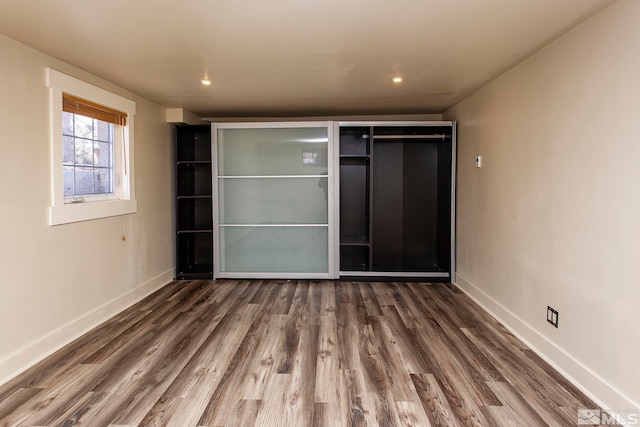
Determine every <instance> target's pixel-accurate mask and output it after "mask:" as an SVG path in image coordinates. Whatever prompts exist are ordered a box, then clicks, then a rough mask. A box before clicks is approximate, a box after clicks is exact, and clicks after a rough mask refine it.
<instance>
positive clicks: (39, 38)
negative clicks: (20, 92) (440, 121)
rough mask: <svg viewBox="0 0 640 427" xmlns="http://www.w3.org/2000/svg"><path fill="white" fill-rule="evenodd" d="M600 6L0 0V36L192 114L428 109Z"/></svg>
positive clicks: (444, 0) (533, 1)
mask: <svg viewBox="0 0 640 427" xmlns="http://www.w3.org/2000/svg"><path fill="white" fill-rule="evenodd" d="M612 2H613V0H396V1H393V2H392V1H390V0H341V1H339V0H270V1H264V0H244V1H240V0H183V1H181V2H179V1H175V0H172V1H169V0H136V1H131V0H110V1H104V0H100V1H98V0H82V1H78V0H56V1H42V0H11V1H9V0H0V10H1V13H0V33H2V34H5V35H6V36H8V37H10V38H12V39H15V40H17V41H19V42H22V43H24V44H26V45H28V46H31V47H33V48H35V49H37V50H39V51H41V52H44V53H47V54H49V55H51V56H54V57H56V58H59V59H61V60H63V61H65V62H67V63H70V64H73V65H75V66H77V67H79V68H82V69H84V70H86V71H89V72H91V73H93V74H96V75H98V76H100V77H102V78H104V79H106V80H109V81H111V82H113V83H115V84H117V85H119V86H122V87H124V88H126V89H128V90H130V91H132V92H135V93H137V94H139V95H141V96H143V97H145V98H147V99H150V100H152V101H155V102H157V103H159V104H161V105H163V106H165V107H180V108H185V109H187V110H189V111H192V112H194V113H196V114H198V115H200V116H202V117H230V116H236V117H243V116H311V115H355V114H360V115H362V114H411V113H440V112H443V111H444V110H446V109H447V108H448V107H450V106H452V105H453V104H455V103H456V102H458V101H460V100H461V99H463V98H464V97H465V96H467V95H469V94H470V93H472V92H473V91H475V90H476V89H478V88H479V87H481V86H482V85H484V84H485V83H487V82H488V81H490V80H492V79H493V78H495V77H496V76H498V75H500V74H501V73H503V72H504V71H506V70H508V69H509V68H510V67H512V66H514V65H515V64H517V63H518V62H520V61H522V60H523V59H525V58H526V57H528V56H530V55H531V54H532V53H534V52H536V51H537V50H539V49H540V48H541V47H543V46H545V45H546V44H548V43H550V42H551V41H553V40H554V39H556V38H557V37H559V36H560V35H562V34H564V33H566V32H567V31H569V30H570V29H571V28H573V27H575V26H576V25H578V24H579V23H581V22H582V21H584V20H585V19H586V18H588V17H590V16H591V15H593V14H594V13H596V12H598V11H599V10H601V9H602V8H604V7H606V6H607V5H609V4H611V3H612ZM397 75H400V76H402V77H403V79H404V81H403V82H402V83H401V84H394V83H392V81H391V79H392V77H394V76H397ZM205 77H206V78H208V79H210V80H211V82H212V84H211V85H210V86H203V85H202V84H201V83H200V81H201V80H202V79H203V78H205Z"/></svg>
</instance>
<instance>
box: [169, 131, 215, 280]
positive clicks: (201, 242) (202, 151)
mask: <svg viewBox="0 0 640 427" xmlns="http://www.w3.org/2000/svg"><path fill="white" fill-rule="evenodd" d="M175 194H176V205H175V206H176V212H175V217H176V278H177V279H212V278H213V220H212V210H211V206H212V192H211V126H210V125H196V126H178V127H177V128H176V193H175Z"/></svg>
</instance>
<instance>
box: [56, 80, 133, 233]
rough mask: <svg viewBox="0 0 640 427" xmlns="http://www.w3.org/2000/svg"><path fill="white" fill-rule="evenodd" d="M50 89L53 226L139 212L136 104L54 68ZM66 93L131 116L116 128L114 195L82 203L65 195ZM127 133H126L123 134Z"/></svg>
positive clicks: (86, 197) (85, 200) (84, 200)
mask: <svg viewBox="0 0 640 427" xmlns="http://www.w3.org/2000/svg"><path fill="white" fill-rule="evenodd" d="M46 86H47V87H48V88H49V118H50V119H49V131H50V135H49V139H50V154H51V156H50V157H51V158H50V161H51V206H50V207H49V225H59V224H68V223H72V222H78V221H87V220H92V219H98V218H106V217H110V216H117V215H124V214H131V213H135V212H137V210H138V206H137V201H136V198H135V185H134V184H135V182H134V176H135V173H134V172H135V171H134V156H133V153H134V149H133V148H134V138H133V136H134V116H135V113H136V103H135V102H134V101H132V100H130V99H127V98H124V97H122V96H119V95H116V94H114V93H112V92H109V91H107V90H104V89H101V88H99V87H96V86H94V85H92V84H89V83H86V82H84V81H82V80H78V79H76V78H74V77H71V76H69V75H66V74H63V73H61V72H59V71H56V70H54V69H52V68H47V70H46ZM63 93H66V94H69V95H72V96H76V97H78V98H81V99H85V100H87V101H90V102H93V103H96V104H100V105H104V106H105V107H109V108H112V109H115V110H119V111H122V112H124V113H126V114H127V121H126V124H125V125H123V126H118V125H115V126H114V164H113V166H114V172H113V173H114V183H113V185H114V188H113V190H114V192H113V193H110V194H109V195H108V197H104V195H99V196H94V195H86V196H83V198H82V201H74V200H70V199H69V197H68V196H67V197H65V196H64V176H63V164H62V159H63V155H62V153H63V151H62V150H63V137H62V94H63ZM121 129H123V130H124V132H122V131H121Z"/></svg>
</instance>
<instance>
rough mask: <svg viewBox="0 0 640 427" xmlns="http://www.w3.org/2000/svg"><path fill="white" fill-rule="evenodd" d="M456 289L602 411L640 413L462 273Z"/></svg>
mask: <svg viewBox="0 0 640 427" xmlns="http://www.w3.org/2000/svg"><path fill="white" fill-rule="evenodd" d="M456 286H457V287H458V288H460V290H462V291H463V292H464V293H465V294H467V295H468V296H469V297H470V298H471V299H472V300H474V301H475V302H476V303H477V304H478V305H480V306H481V307H482V308H483V309H484V310H485V311H487V312H488V313H489V314H490V315H492V316H493V317H494V318H495V319H496V320H498V321H499V322H500V323H501V324H503V325H504V326H505V327H506V328H507V329H508V330H509V331H511V332H512V333H513V334H514V335H516V336H517V337H518V338H519V339H520V340H522V341H523V342H524V343H525V344H526V345H527V346H528V347H529V348H530V349H531V350H533V351H534V352H535V353H536V354H538V356H540V357H541V358H542V359H544V360H545V361H546V362H547V363H549V364H550V365H551V366H552V367H553V368H554V369H555V370H557V371H558V372H559V373H560V374H561V375H562V376H563V377H565V378H566V379H567V380H569V381H570V382H571V383H572V384H574V385H575V386H576V387H578V388H579V389H580V390H581V391H582V392H583V393H584V394H586V395H587V396H588V397H590V398H591V399H592V400H593V401H594V402H595V403H597V404H598V405H600V406H601V407H602V408H605V409H611V408H614V409H623V408H624V409H630V410H638V411H640V405H639V404H638V403H637V402H633V401H632V400H631V399H629V398H627V397H626V396H624V394H623V393H621V392H620V391H618V390H616V388H615V387H613V386H612V385H611V384H609V383H608V382H607V381H605V380H604V379H602V378H601V377H599V376H598V375H597V374H595V373H594V372H592V371H591V370H590V369H589V368H587V367H586V366H584V365H582V364H581V363H580V362H579V361H578V360H576V359H575V357H573V356H572V355H570V354H568V353H567V352H566V351H564V350H563V349H562V348H560V347H558V346H557V345H556V344H554V343H553V342H551V341H549V340H548V339H547V338H546V337H544V336H543V335H541V334H540V333H539V332H537V331H536V330H535V329H533V328H532V327H531V326H529V325H528V324H527V323H525V322H523V321H522V320H521V319H520V318H518V316H516V315H515V314H514V313H512V312H511V311H509V310H508V309H507V308H505V307H503V306H502V305H501V304H500V303H499V302H497V301H496V300H495V299H493V298H492V297H491V296H489V295H487V294H486V293H485V292H484V291H482V290H481V289H480V288H478V287H477V286H476V285H474V284H473V283H471V281H470V280H468V279H467V278H465V277H464V275H463V274H460V273H459V272H457V273H456Z"/></svg>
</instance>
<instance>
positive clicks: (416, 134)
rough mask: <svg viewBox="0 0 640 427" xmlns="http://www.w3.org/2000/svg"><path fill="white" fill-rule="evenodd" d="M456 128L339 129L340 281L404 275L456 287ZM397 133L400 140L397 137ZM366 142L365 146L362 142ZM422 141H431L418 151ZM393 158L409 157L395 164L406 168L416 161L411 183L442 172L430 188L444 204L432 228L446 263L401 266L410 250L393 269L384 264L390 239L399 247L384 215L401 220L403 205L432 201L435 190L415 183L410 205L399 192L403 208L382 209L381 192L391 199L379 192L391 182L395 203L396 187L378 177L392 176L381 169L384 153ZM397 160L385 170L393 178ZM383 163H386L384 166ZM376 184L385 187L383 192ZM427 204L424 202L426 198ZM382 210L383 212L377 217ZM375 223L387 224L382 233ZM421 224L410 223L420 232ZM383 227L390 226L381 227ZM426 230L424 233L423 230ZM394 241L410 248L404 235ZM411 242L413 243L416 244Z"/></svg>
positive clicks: (438, 124) (439, 124)
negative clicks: (382, 251) (384, 248)
mask: <svg viewBox="0 0 640 427" xmlns="http://www.w3.org/2000/svg"><path fill="white" fill-rule="evenodd" d="M455 125H456V124H455V122H453V121H428V122H427V121H420V122H415V121H411V122H409V121H407V122H385V121H376V122H340V123H339V125H338V126H336V135H335V138H336V141H338V145H339V147H338V149H337V150H336V152H337V153H338V159H339V160H338V163H337V164H338V165H339V166H338V167H337V168H336V169H337V170H338V171H339V172H338V173H339V177H338V179H337V180H336V181H337V182H339V183H340V184H339V186H338V194H337V195H336V199H337V200H338V203H337V204H338V207H337V210H338V212H339V214H338V215H337V218H338V221H339V223H338V224H337V225H336V229H337V230H338V233H339V239H338V240H339V242H340V245H339V248H338V250H337V251H336V258H337V259H336V262H337V263H338V265H340V269H339V271H340V276H341V277H349V278H363V279H371V278H372V277H380V278H385V279H389V278H394V277H397V278H406V279H409V278H416V279H430V280H434V281H436V280H437V281H451V282H452V281H454V280H455V175H456V156H455V154H456V126H455ZM422 131H424V132H422ZM350 133H351V134H350ZM359 134H361V135H359ZM393 134H396V135H395V136H394V135H393ZM362 135H367V137H361V136H362ZM443 135H444V138H443ZM400 136H401V137H400ZM358 138H360V143H361V146H360V147H357V139H358ZM363 140H366V141H364V142H363ZM438 140H440V141H443V142H444V145H438V144H437V143H435V144H434V142H435V141H438ZM374 141H378V142H377V144H378V145H375V144H376V142H374ZM419 141H422V142H429V144H428V145H425V146H421V147H419V148H418V149H417V151H416V149H415V148H416V147H417V146H416V145H415V143H420V142H419ZM395 143H398V144H399V145H397V146H396V145H394V144H395ZM385 146H386V147H385ZM405 147H408V150H407V151H408V152H409V153H408V154H406V155H405V154H403V152H404V150H405ZM427 147H428V148H427ZM447 147H449V149H447ZM385 148H390V150H385ZM425 150H426V151H431V153H430V154H429V155H427V157H426V159H427V160H428V158H429V156H430V159H431V160H430V162H431V166H432V170H431V171H430V172H428V171H427V172H424V171H422V170H420V169H421V166H420V165H421V163H420V161H424V160H425V157H424V156H425V155H426V154H424V153H423V154H422V156H423V158H422V159H421V158H420V156H421V152H424V151H425ZM389 155H390V156H396V157H398V156H400V157H402V156H403V155H404V156H405V157H406V159H404V160H402V159H400V160H398V159H396V160H395V161H396V164H397V162H398V161H399V162H400V164H401V169H402V168H403V167H404V166H405V164H406V163H408V164H412V163H413V165H409V169H410V168H411V167H413V168H414V171H413V172H412V171H411V170H409V172H408V175H409V179H411V175H412V173H413V174H414V175H415V174H417V179H421V177H422V178H424V175H425V173H431V174H439V175H438V177H437V178H436V184H434V183H432V184H431V187H432V188H431V190H432V193H433V194H432V196H433V197H436V198H439V199H440V200H438V201H437V202H435V203H436V204H437V207H436V208H435V209H437V211H438V214H437V215H432V216H433V217H434V218H432V219H431V220H432V221H436V222H437V225H436V226H435V229H434V230H437V231H433V230H431V233H432V234H433V233H434V232H435V233H437V234H438V236H439V240H438V241H437V243H434V242H435V240H433V236H432V244H431V246H433V247H434V248H436V249H435V250H439V251H440V252H439V253H440V255H439V256H436V258H438V259H442V260H444V262H445V263H446V265H434V266H433V267H425V266H424V265H423V266H420V265H418V264H419V263H418V264H414V265H413V266H412V265H411V262H408V263H407V264H408V265H407V267H408V268H407V269H406V270H405V269H404V268H403V265H402V263H403V262H405V261H403V257H404V252H403V249H402V248H400V249H399V252H401V253H402V254H401V255H399V259H400V260H398V259H396V260H395V262H396V265H395V266H394V267H393V268H389V269H387V268H386V266H384V265H381V260H384V259H385V258H384V257H383V256H382V257H381V256H380V247H381V244H388V243H383V242H382V240H383V239H387V240H388V241H390V242H391V246H393V244H394V242H393V240H394V236H396V237H397V235H395V234H394V230H393V227H392V226H391V227H388V226H387V225H388V224H389V222H388V221H389V218H384V219H382V218H380V215H386V216H387V217H393V214H394V213H395V214H396V215H397V214H398V212H400V215H402V214H403V212H402V210H403V206H405V205H407V204H409V205H410V204H412V203H414V200H413V199H414V198H415V199H420V198H422V199H424V198H425V197H428V196H427V195H423V194H421V193H422V192H424V191H428V189H422V188H419V189H418V190H416V186H413V188H411V186H409V187H408V188H409V189H410V190H411V191H413V193H414V195H413V196H412V194H411V191H408V192H407V194H406V199H407V200H404V201H403V197H404V194H400V195H398V197H396V199H398V200H394V201H393V202H394V203H397V205H394V204H393V203H391V204H390V203H387V205H388V206H384V207H383V208H381V207H380V206H377V207H376V206H374V203H375V197H376V195H375V194H376V192H377V193H379V194H377V197H381V196H380V194H383V195H384V193H385V190H383V191H382V193H380V187H384V186H385V184H388V185H389V188H387V189H386V196H387V197H388V196H389V195H391V196H390V197H391V198H393V192H394V190H393V185H394V184H393V183H388V182H387V181H386V179H385V180H384V181H383V180H381V178H380V176H378V177H377V180H376V179H374V175H375V174H376V170H377V171H378V172H380V173H383V175H381V176H385V178H386V177H387V175H384V172H385V171H381V169H383V168H384V163H381V162H382V159H383V158H384V157H385V156H389ZM393 162H394V160H390V162H389V165H386V166H387V171H386V173H390V174H391V175H394V169H393ZM434 162H435V163H434ZM381 165H383V166H382V167H381ZM425 166H426V165H425ZM376 167H377V169H376ZM443 168H444V169H448V170H447V171H446V174H445V175H443V173H442V169H443ZM358 169H359V170H358ZM403 173H404V171H400V172H399V173H395V175H396V176H395V179H396V181H398V180H401V181H402V180H403V179H407V178H406V177H404V176H403ZM379 175H380V174H379ZM392 178H393V177H392ZM376 181H377V183H378V187H376ZM401 185H402V184H401ZM434 185H439V187H438V188H437V189H435V187H433V186H434ZM357 187H360V194H356V193H355V192H354V188H357ZM418 187H419V186H418ZM403 188H404V187H403ZM415 196H417V197H415ZM403 203H404V205H403ZM415 203H420V200H417V201H416V202H415ZM422 203H424V200H423V201H422ZM433 203H434V202H432V204H433ZM363 204H364V205H367V206H368V209H367V213H366V214H365V217H366V218H364V219H362V218H360V219H358V218H357V217H358V215H362V214H363V210H362V205H363ZM378 204H379V203H378ZM394 206H395V207H398V209H394V208H391V207H394ZM410 209H411V208H410ZM417 209H418V211H422V212H424V211H425V209H424V208H422V209H421V208H420V207H418V208H417ZM431 209H432V210H433V209H434V207H433V206H431ZM376 210H377V211H378V212H376ZM385 212H387V213H385ZM388 212H391V214H388ZM376 219H378V220H380V221H379V222H378V226H377V231H376V226H374V223H375V222H376ZM416 220H417V219H416V218H410V219H409V220H408V222H413V224H414V225H416V224H417V226H418V228H420V224H419V223H417V222H416ZM385 221H387V222H385ZM404 222H407V219H406V218H404V219H402V220H401V221H400V223H402V224H404ZM380 223H382V224H384V225H383V226H380V225H379V224H380ZM398 227H399V226H398V225H397V224H396V228H398ZM400 228H401V227H400ZM423 232H425V231H424V230H423ZM401 233H402V232H401ZM404 233H405V235H409V236H410V237H409V240H411V233H407V231H405V232H404ZM385 234H386V236H385ZM390 236H391V237H390ZM436 238H438V237H436ZM443 239H445V240H446V242H444V244H446V246H447V247H446V251H445V250H444V249H443V248H442V247H441V245H442V244H443V242H442V240H443ZM395 240H396V242H395V244H396V246H398V244H400V246H402V244H403V243H398V242H399V241H401V240H402V238H400V240H398V239H397V238H395ZM376 243H378V251H377V255H376V256H375V257H374V254H375V253H376ZM413 243H415V242H413ZM408 245H409V246H411V243H409V244H408ZM413 246H414V248H413V249H410V250H409V251H408V252H411V251H412V250H413V251H414V252H415V251H416V248H415V244H414V245H413ZM438 247H440V249H437V248H438ZM396 249H397V248H396ZM420 250H421V249H420V248H418V249H417V251H418V252H420ZM422 250H425V248H422ZM427 250H428V248H427ZM394 253H395V252H394V249H393V248H390V249H389V251H388V254H390V256H391V258H393V254H394ZM445 254H446V255H445ZM434 256H435V255H434ZM374 258H375V259H374ZM408 258H411V257H408ZM414 258H415V257H414ZM423 259H424V257H423ZM436 264H438V263H436ZM389 265H394V260H391V262H390V263H389ZM380 267H382V268H380ZM416 267H417V268H416Z"/></svg>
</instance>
